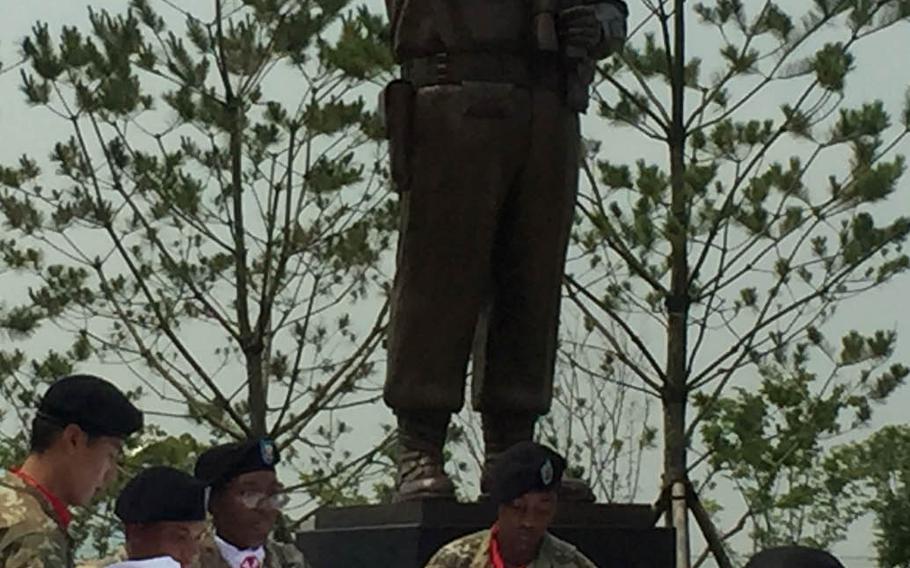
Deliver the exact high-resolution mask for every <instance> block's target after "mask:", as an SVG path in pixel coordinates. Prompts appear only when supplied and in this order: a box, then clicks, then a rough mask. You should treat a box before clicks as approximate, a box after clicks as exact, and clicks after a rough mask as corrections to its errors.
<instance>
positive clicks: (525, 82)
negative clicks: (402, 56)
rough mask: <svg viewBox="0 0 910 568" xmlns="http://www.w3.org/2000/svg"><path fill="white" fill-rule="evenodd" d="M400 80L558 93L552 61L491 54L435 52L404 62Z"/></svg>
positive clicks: (558, 70) (557, 72) (417, 84)
mask: <svg viewBox="0 0 910 568" xmlns="http://www.w3.org/2000/svg"><path fill="white" fill-rule="evenodd" d="M401 72H402V79H404V80H405V81H408V82H409V83H411V84H412V85H414V87H415V88H420V87H427V86H430V85H457V84H460V83H467V82H482V83H505V84H511V85H517V86H520V87H531V86H534V87H543V88H552V89H553V90H559V88H560V86H561V85H562V79H561V74H562V71H561V66H560V65H559V63H558V61H556V60H555V59H554V58H547V57H535V58H532V57H529V56H520V55H510V54H494V53H437V54H435V55H431V56H429V57H419V58H415V59H411V60H409V61H406V62H404V63H403V64H402V66H401Z"/></svg>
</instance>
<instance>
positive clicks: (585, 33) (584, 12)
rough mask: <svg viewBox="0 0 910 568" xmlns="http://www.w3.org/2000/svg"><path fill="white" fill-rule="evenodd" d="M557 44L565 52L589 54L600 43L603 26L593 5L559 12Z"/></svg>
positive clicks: (573, 7) (574, 7)
mask: <svg viewBox="0 0 910 568" xmlns="http://www.w3.org/2000/svg"><path fill="white" fill-rule="evenodd" d="M556 32H557V34H558V35H559V43H560V45H561V46H562V47H563V49H565V50H566V51H567V52H571V51H581V52H583V53H589V52H590V51H591V49H592V48H593V47H594V46H596V45H597V44H599V43H600V40H601V38H602V35H603V25H602V24H601V21H600V19H599V18H598V17H597V11H596V8H595V6H594V5H590V4H589V5H582V6H572V7H570V8H565V9H564V10H561V11H560V12H559V14H558V16H557V18H556Z"/></svg>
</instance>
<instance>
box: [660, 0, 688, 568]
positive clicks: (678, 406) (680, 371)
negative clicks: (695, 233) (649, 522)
mask: <svg viewBox="0 0 910 568" xmlns="http://www.w3.org/2000/svg"><path fill="white" fill-rule="evenodd" d="M673 17H674V32H675V34H674V35H675V37H674V49H673V58H672V61H671V70H670V71H671V73H670V76H671V78H672V80H671V85H672V96H673V108H672V124H671V125H670V132H669V150H670V184H671V187H670V191H671V203H670V216H669V219H668V220H667V227H666V231H667V234H668V237H669V241H670V247H671V250H670V293H669V296H668V297H667V299H666V308H667V369H666V370H667V383H666V385H665V388H664V393H663V395H664V396H663V406H664V485H665V486H666V487H669V488H670V490H671V493H670V495H671V498H672V499H673V501H672V503H671V506H670V514H669V515H668V517H669V519H670V522H671V525H672V526H673V527H674V528H675V529H676V539H677V551H678V553H679V554H678V557H677V558H678V561H677V567H676V568H688V567H689V563H690V559H689V523H688V506H687V504H686V500H685V493H683V495H682V498H681V499H677V498H676V495H675V494H674V492H673V488H674V485H675V484H677V483H681V484H683V485H682V487H683V488H685V483H686V481H687V467H686V464H687V459H686V451H687V448H688V442H687V440H686V403H687V398H688V389H687V382H688V377H687V354H688V325H687V324H688V319H689V259H688V229H689V212H688V196H687V192H686V185H685V148H686V131H685V122H684V120H685V60H686V59H685V57H686V56H685V1H684V0H676V1H675V2H674V13H673Z"/></svg>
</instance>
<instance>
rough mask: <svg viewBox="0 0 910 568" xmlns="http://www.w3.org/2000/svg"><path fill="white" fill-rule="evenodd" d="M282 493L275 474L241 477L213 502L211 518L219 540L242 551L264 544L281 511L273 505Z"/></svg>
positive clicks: (235, 479) (258, 473)
mask: <svg viewBox="0 0 910 568" xmlns="http://www.w3.org/2000/svg"><path fill="white" fill-rule="evenodd" d="M281 490H282V487H281V484H280V483H278V479H277V477H276V476H275V472H274V471H253V472H250V473H244V474H241V475H238V476H237V477H235V478H234V479H232V480H231V481H229V482H228V484H227V485H226V486H225V487H223V488H222V489H220V490H218V491H217V492H216V494H215V495H214V496H213V498H212V505H211V511H212V517H213V520H214V523H215V530H216V532H217V533H218V536H220V537H221V538H223V539H225V540H226V541H228V542H229V543H231V544H233V545H234V546H236V547H239V548H255V547H258V546H262V545H263V544H265V541H266V539H267V538H268V536H269V533H270V532H272V527H274V526H275V521H277V520H278V512H279V509H278V507H276V506H275V504H274V503H273V502H272V501H273V500H274V499H273V498H274V497H275V496H276V495H278V494H279V493H280V492H281Z"/></svg>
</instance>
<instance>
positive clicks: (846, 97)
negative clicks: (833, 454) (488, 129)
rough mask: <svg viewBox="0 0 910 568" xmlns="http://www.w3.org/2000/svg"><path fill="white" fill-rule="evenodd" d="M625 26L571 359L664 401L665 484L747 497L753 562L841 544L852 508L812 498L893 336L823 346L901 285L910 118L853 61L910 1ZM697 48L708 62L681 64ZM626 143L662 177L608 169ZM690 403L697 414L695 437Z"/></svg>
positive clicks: (906, 261) (722, 5) (871, 400)
mask: <svg viewBox="0 0 910 568" xmlns="http://www.w3.org/2000/svg"><path fill="white" fill-rule="evenodd" d="M681 10H683V12H681ZM632 12H633V15H634V16H633V21H634V22H635V25H636V26H637V25H638V23H641V25H640V26H639V27H635V28H633V29H635V30H636V31H637V32H638V34H639V35H638V36H633V38H632V40H631V42H630V45H628V46H627V47H626V49H625V51H624V52H623V53H622V54H621V56H620V57H618V58H616V59H615V60H612V61H609V62H607V63H605V64H603V65H602V66H601V69H600V71H601V74H600V77H601V79H602V81H601V82H600V84H599V85H598V89H597V100H598V107H597V110H598V117H599V118H600V119H602V120H604V121H605V122H606V123H607V124H609V125H610V126H611V127H612V128H613V130H612V131H611V134H610V137H611V138H610V139H611V140H612V141H615V140H620V141H621V144H615V143H605V144H603V150H604V154H603V155H601V154H600V153H597V152H593V153H591V154H590V155H589V156H588V157H587V158H588V159H587V160H586V163H585V164H584V170H583V174H584V177H583V179H584V181H586V182H587V183H586V184H583V187H582V196H581V199H580V200H579V215H578V217H577V223H576V226H575V232H574V235H573V246H574V247H575V250H574V251H572V253H571V254H570V258H571V259H572V260H571V261H570V264H569V268H568V271H569V273H570V278H569V279H568V283H567V287H566V289H567V292H568V297H569V300H570V301H571V306H572V308H574V309H573V311H571V312H569V313H570V314H572V315H571V316H569V317H570V318H571V317H574V318H577V320H578V321H579V322H581V324H580V325H579V327H580V328H583V330H584V332H582V333H579V334H577V335H575V336H573V339H574V340H576V341H578V342H579V343H580V344H582V345H585V346H586V347H587V349H588V351H587V354H581V355H575V356H574V357H575V358H578V359H581V360H585V358H586V357H587V358H590V357H594V356H595V354H602V353H603V352H605V351H611V352H619V355H620V356H621V362H622V363H623V365H624V366H626V367H627V368H628V369H629V371H630V374H631V375H634V376H635V377H637V378H638V379H639V380H640V381H639V384H640V386H641V387H642V388H644V389H645V390H646V391H647V392H648V393H650V394H652V395H653V396H655V397H659V398H660V399H661V400H662V401H663V402H664V409H665V414H664V431H663V435H664V457H665V463H664V472H663V473H664V482H665V483H666V482H668V481H670V480H674V479H679V478H680V477H685V476H692V477H693V478H697V479H699V480H700V481H701V486H702V487H703V488H704V489H705V490H711V489H713V488H714V487H715V485H716V483H717V480H718V477H717V476H718V475H722V476H724V478H725V479H726V481H725V482H726V483H735V484H738V486H739V487H740V489H741V490H742V492H743V495H744V497H745V500H746V503H747V506H748V507H749V510H750V511H751V512H752V513H753V514H752V515H751V516H749V515H747V516H745V517H744V518H743V523H742V524H743V525H744V526H746V527H748V528H749V529H750V531H751V533H752V536H753V540H754V541H755V543H756V545H757V546H762V545H766V544H771V543H776V542H789V541H797V540H802V541H805V542H814V543H816V544H824V545H827V544H831V543H833V542H836V541H837V540H839V539H841V538H843V537H844V535H845V534H846V530H847V527H849V525H850V522H851V521H852V520H853V519H854V518H856V516H857V515H859V514H860V513H861V512H862V502H861V501H859V500H852V501H851V500H850V499H847V501H846V502H845V503H844V504H843V506H839V504H838V501H837V499H836V495H834V494H831V493H830V492H826V490H825V488H824V487H822V486H821V484H822V481H821V477H823V476H820V475H818V474H819V473H820V472H821V471H822V470H823V467H824V464H825V460H826V459H827V456H828V455H829V453H830V449H831V445H830V439H831V438H832V437H836V436H838V435H840V434H842V433H844V432H846V431H848V430H849V429H850V428H853V427H854V426H858V425H861V424H866V423H868V421H869V420H870V418H871V416H872V414H873V410H874V408H875V406H876V404H879V403H883V402H885V401H887V400H888V399H889V397H890V396H891V395H893V393H894V392H896V391H897V389H899V388H900V387H901V386H902V385H903V383H904V382H905V378H906V375H907V369H906V366H905V365H904V364H903V363H901V362H892V361H890V358H891V357H892V355H893V345H894V342H895V341H896V338H895V336H894V334H893V333H891V332H886V331H876V330H858V331H854V332H851V333H849V334H847V335H846V336H845V337H843V338H840V339H839V340H832V343H834V344H836V343H838V342H840V344H841V346H840V347H838V348H836V349H835V348H834V347H832V346H831V345H830V344H828V343H827V342H826V340H825V338H824V335H823V331H822V330H824V329H826V327H827V326H828V325H830V324H832V323H833V322H834V321H837V316H838V315H840V314H842V313H843V309H844V308H843V307H844V306H846V305H848V302H849V301H850V300H852V299H854V298H855V297H856V296H858V295H861V294H863V293H865V292H867V291H869V290H872V289H876V288H879V287H881V286H884V285H886V284H889V283H893V282H894V280H895V278H897V277H898V276H901V275H904V274H905V273H906V272H907V269H908V266H910V257H908V255H907V254H906V252H905V248H904V247H905V243H906V241H907V237H908V234H910V217H908V216H907V214H906V211H904V210H903V209H902V208H900V207H899V205H900V201H899V197H898V196H899V191H901V190H902V189H903V188H904V186H905V185H906V177H905V175H904V174H905V170H906V159H905V158H904V156H902V155H900V154H899V153H898V151H897V150H899V148H900V146H899V144H901V143H902V142H903V141H904V140H906V137H907V136H908V134H910V111H908V109H910V101H908V102H904V103H903V105H902V106H901V107H900V108H890V107H889V105H886V104H885V102H884V101H883V100H879V99H878V98H877V96H876V94H875V93H870V92H869V91H868V90H863V88H864V87H865V86H864V85H859V84H858V82H857V75H858V71H860V70H862V68H863V66H864V65H866V64H867V62H866V61H865V60H863V59H861V58H860V56H859V54H860V53H862V51H861V50H860V49H858V48H859V47H860V46H861V45H862V44H863V42H865V41H866V40H867V39H868V38H869V37H872V36H875V35H878V34H882V33H885V32H887V33H889V34H893V36H892V37H902V36H900V34H901V33H904V32H903V31H902V30H903V28H899V25H901V24H905V23H907V22H908V20H910V2H907V1H906V0H894V1H886V2H868V1H865V0H826V1H821V0H818V1H814V2H775V1H767V2H754V3H753V2H743V1H741V0H712V1H705V2H699V3H696V4H695V5H693V6H690V7H688V8H687V7H686V4H685V3H684V2H669V3H664V2H660V3H647V2H642V3H633V6H632ZM680 26H681V27H680ZM681 34H684V35H681ZM694 37H697V38H698V39H699V41H698V43H697V48H698V50H699V51H698V56H699V57H694V56H691V55H686V54H684V53H680V52H679V51H678V46H679V39H680V38H682V39H683V43H684V44H685V45H684V47H685V49H686V50H687V51H689V52H691V51H694V46H695V45H696V44H693V43H692V42H691V38H694ZM705 46H708V47H707V48H706V47H705ZM712 51H713V53H714V56H713V57H712V56H711V53H712ZM873 63H874V61H873ZM668 87H669V88H668ZM903 87H904V86H900V88H903ZM857 94H858V95H862V97H863V98H860V99H859V102H855V103H854V102H853V101H855V100H856V96H855V95H857ZM848 101H850V102H848ZM633 136H637V139H636V140H631V137H633ZM624 140H625V141H624ZM632 144H636V146H635V148H636V149H638V148H639V147H640V148H642V149H644V148H647V149H648V151H649V152H650V151H651V150H656V151H659V152H660V154H650V155H661V154H662V155H664V156H667V158H666V160H656V161H653V160H644V159H637V158H635V157H633V158H632V159H633V160H635V163H634V164H624V163H622V160H621V159H619V158H617V157H615V156H614V155H610V154H609V152H610V149H611V148H618V147H620V146H623V147H625V146H630V145H632ZM638 144H640V146H639V145H638ZM590 146H591V147H592V148H595V147H598V146H597V145H594V144H592V145H590ZM849 323H850V325H851V327H860V328H861V327H862V321H859V322H853V321H851V322H849ZM810 352H812V353H814V354H816V355H819V354H820V355H821V356H820V357H813V361H812V363H811V364H810V363H809V353H810ZM588 369H589V372H588V375H589V376H590V379H591V380H592V381H596V380H597V379H598V378H599V377H600V374H601V373H600V372H599V370H596V369H592V368H591V367H590V366H589V367H588ZM829 374H830V375H829ZM759 384H760V388H757V385H759ZM680 396H685V397H686V404H693V405H694V406H695V410H696V412H695V413H694V415H692V414H690V415H688V416H686V415H685V414H682V416H684V417H686V418H688V420H686V418H682V417H681V415H680V413H679V412H678V409H677V408H676V407H675V404H676V402H677V401H678V397H680ZM671 410H672V411H673V412H671ZM807 417H808V418H807ZM674 420H675V422H674ZM690 453H698V454H703V455H704V456H705V458H704V459H701V460H698V461H697V462H691V461H690V458H689V454H690ZM693 463H694V464H696V465H693ZM848 497H849V496H848ZM737 531H738V529H737V530H734V531H732V534H736V532H737ZM718 532H719V533H721V534H723V533H725V532H726V531H725V530H718ZM715 552H716V553H718V554H723V553H725V551H724V550H717V549H716V548H715Z"/></svg>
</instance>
